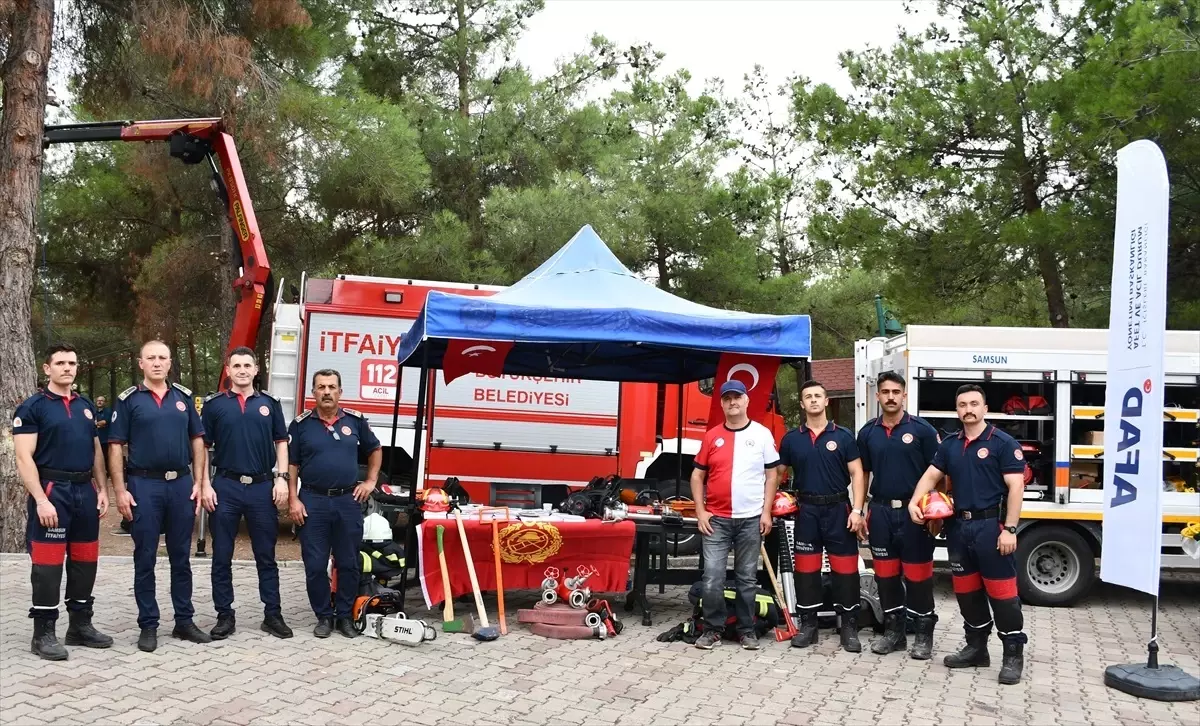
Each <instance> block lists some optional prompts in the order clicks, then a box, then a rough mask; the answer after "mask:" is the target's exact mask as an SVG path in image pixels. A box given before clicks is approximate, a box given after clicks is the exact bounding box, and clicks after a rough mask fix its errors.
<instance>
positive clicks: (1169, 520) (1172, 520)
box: [1021, 512, 1195, 524]
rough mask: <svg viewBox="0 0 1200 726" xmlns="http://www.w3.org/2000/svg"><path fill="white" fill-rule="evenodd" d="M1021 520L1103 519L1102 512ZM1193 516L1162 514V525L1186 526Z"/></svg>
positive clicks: (1043, 514)
mask: <svg viewBox="0 0 1200 726" xmlns="http://www.w3.org/2000/svg"><path fill="white" fill-rule="evenodd" d="M1021 519H1077V520H1079V519H1081V520H1084V521H1088V522H1099V521H1101V520H1103V519H1104V513H1103V512H1021ZM1194 519H1195V517H1194V516H1188V515H1186V514H1164V515H1163V518H1162V521H1163V524H1187V523H1188V521H1190V520H1194Z"/></svg>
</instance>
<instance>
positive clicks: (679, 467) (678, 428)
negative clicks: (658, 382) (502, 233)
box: [675, 383, 683, 482]
mask: <svg viewBox="0 0 1200 726" xmlns="http://www.w3.org/2000/svg"><path fill="white" fill-rule="evenodd" d="M675 464H676V469H675V481H678V482H682V481H683V384H682V383H680V384H679V401H678V405H677V406H676V414H675Z"/></svg>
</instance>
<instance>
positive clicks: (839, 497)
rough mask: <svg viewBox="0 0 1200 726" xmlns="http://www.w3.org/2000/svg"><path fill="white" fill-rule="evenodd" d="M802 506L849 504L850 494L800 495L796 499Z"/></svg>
mask: <svg viewBox="0 0 1200 726" xmlns="http://www.w3.org/2000/svg"><path fill="white" fill-rule="evenodd" d="M796 498H797V499H799V500H800V503H801V504H841V503H845V504H849V503H850V496H849V495H848V494H800V495H798V496H797V497H796Z"/></svg>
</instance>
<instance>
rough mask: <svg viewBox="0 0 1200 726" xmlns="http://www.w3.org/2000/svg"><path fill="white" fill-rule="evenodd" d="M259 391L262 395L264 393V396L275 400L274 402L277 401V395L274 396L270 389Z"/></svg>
mask: <svg viewBox="0 0 1200 726" xmlns="http://www.w3.org/2000/svg"><path fill="white" fill-rule="evenodd" d="M259 393H261V394H262V395H264V396H266V397H267V398H269V399H271V400H272V401H275V402H276V403H278V402H279V397H278V396H276V395H275V394H273V393H271V392H270V391H259Z"/></svg>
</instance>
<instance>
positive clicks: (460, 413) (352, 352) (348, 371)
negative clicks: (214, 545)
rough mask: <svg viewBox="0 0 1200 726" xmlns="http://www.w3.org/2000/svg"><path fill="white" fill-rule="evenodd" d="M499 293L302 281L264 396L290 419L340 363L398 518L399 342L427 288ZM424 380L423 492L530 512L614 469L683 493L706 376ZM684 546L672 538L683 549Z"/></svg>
mask: <svg viewBox="0 0 1200 726" xmlns="http://www.w3.org/2000/svg"><path fill="white" fill-rule="evenodd" d="M502 289H503V288H501V287H496V286H487V285H474V284H464V283H453V282H431V281H422V280H408V279H392V278H380V277H364V276H355V275H338V276H336V277H334V278H332V279H318V278H309V277H307V276H305V277H304V278H302V280H301V285H300V290H301V293H300V299H299V300H296V301H295V302H283V300H282V297H279V298H277V299H276V301H275V303H274V306H273V311H272V322H271V326H272V327H271V343H270V354H269V358H268V359H269V377H268V384H267V385H268V390H269V391H270V392H271V393H272V394H273V395H275V396H276V397H278V398H279V399H280V401H282V402H283V408H284V413H285V415H291V414H294V413H298V412H300V411H303V410H305V409H307V408H311V407H313V406H314V405H315V401H314V400H313V398H312V392H311V386H309V385H307V384H308V381H309V379H310V378H311V377H312V374H313V373H314V372H316V371H318V370H323V369H332V370H336V371H338V372H339V373H340V374H341V377H342V391H343V393H342V404H343V405H344V406H346V407H349V408H353V409H355V410H357V411H359V412H361V413H362V414H363V415H364V416H365V417H366V418H367V420H368V421H369V423H370V425H371V430H372V431H373V432H374V433H375V435H376V436H377V437H379V440H380V441H381V442H382V443H383V445H384V450H385V454H384V465H383V470H384V472H385V473H388V472H390V473H391V474H392V476H393V477H395V478H394V479H391V480H389V481H387V482H385V483H383V484H382V485H381V487H380V495H379V496H378V497H377V498H376V500H377V503H380V504H382V505H383V506H382V507H381V511H383V512H384V513H385V514H386V515H388V516H396V515H398V512H397V511H396V510H397V507H395V506H388V505H389V503H390V504H398V502H399V501H400V500H403V499H406V498H407V497H408V496H409V494H410V491H411V486H412V483H413V482H412V477H411V467H412V454H413V438H414V436H413V434H414V431H415V420H416V413H417V406H416V401H417V389H418V383H419V377H420V371H419V370H418V369H415V368H402V367H399V366H398V365H397V360H396V350H397V347H398V346H399V344H400V340H401V339H402V338H403V336H404V335H405V333H406V332H407V331H408V330H409V328H410V327H411V326H412V324H413V321H414V320H415V319H416V317H417V315H418V314H419V313H420V311H421V308H422V306H423V305H424V303H425V296H426V295H427V294H428V293H429V292H430V291H431V290H440V291H444V292H450V293H454V294H460V295H479V296H487V295H492V294H495V293H496V292H498V291H499V290H502ZM429 375H430V381H429V384H430V386H431V390H432V391H433V393H432V395H431V410H430V413H429V417H428V419H427V421H426V426H427V428H426V434H425V439H426V440H425V441H424V442H422V446H423V447H424V448H425V452H424V455H423V456H422V457H421V459H420V462H421V464H420V465H421V471H420V472H419V473H418V481H419V482H420V487H418V488H423V487H425V486H427V485H428V484H429V483H436V484H438V485H440V484H441V483H443V482H445V481H446V480H447V479H449V478H455V479H458V480H459V482H460V483H461V484H462V486H463V487H464V489H465V490H466V492H467V493H468V495H469V496H470V498H471V500H472V501H480V502H491V503H496V504H499V505H505V504H507V505H512V506H522V507H532V508H536V507H540V506H544V505H546V504H554V503H557V502H559V501H561V500H562V499H564V498H565V497H566V495H567V494H568V492H569V491H570V490H571V489H572V488H578V487H582V486H584V485H585V484H587V483H588V481H589V480H591V479H592V478H593V477H597V476H599V477H606V476H609V475H612V474H616V475H619V476H621V477H623V478H629V479H638V480H644V482H645V486H646V487H647V488H654V489H657V491H658V492H659V493H660V494H661V495H662V496H663V497H664V498H666V499H690V489H689V485H688V478H689V477H690V475H691V460H692V458H693V457H694V456H695V454H696V452H697V451H698V450H699V445H700V439H701V438H702V437H703V435H704V431H705V430H706V429H707V423H708V415H709V408H710V406H711V403H712V398H711V393H712V383H711V381H701V382H699V383H693V384H690V385H686V386H675V385H662V386H660V385H656V384H652V383H614V382H607V381H587V380H580V379H571V378H542V377H530V376H510V375H504V376H500V377H491V376H485V375H482V374H468V375H466V376H463V377H461V378H458V379H455V380H454V381H452V382H451V383H449V384H447V383H445V381H444V379H443V377H442V375H441V373H440V371H432V372H430V374H429ZM397 387H398V388H399V394H400V397H399V408H398V410H397V409H396V406H395V403H396V394H397ZM681 392H682V401H681V400H680V393H681ZM681 403H682V406H681V405H680V404H681ZM681 412H682V417H681V416H680V413H681ZM681 421H682V433H683V436H682V442H680V441H679V436H678V434H679V431H680V422H681ZM393 424H394V426H393ZM766 424H767V425H768V427H769V428H771V429H772V431H773V433H774V434H775V436H776V439H777V440H778V439H779V438H781V437H782V436H783V433H784V424H783V419H782V417H780V416H779V415H778V414H777V413H776V412H775V410H774V408H772V411H771V413H770V414H769V418H768V420H767V421H766ZM680 443H682V446H680ZM681 474H682V476H680V475H681ZM393 500H394V501H393ZM692 544H693V543H691V542H690V541H687V542H681V545H682V547H681V551H683V550H690V549H692V546H691V545H692Z"/></svg>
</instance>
